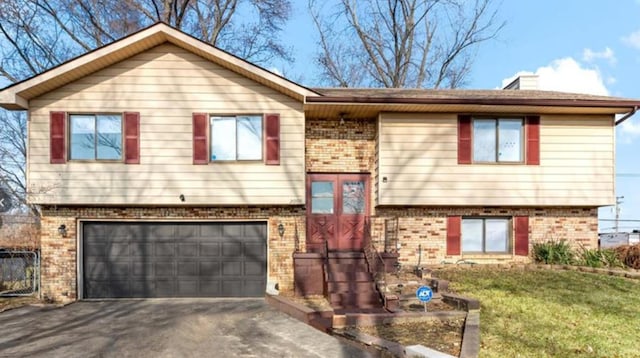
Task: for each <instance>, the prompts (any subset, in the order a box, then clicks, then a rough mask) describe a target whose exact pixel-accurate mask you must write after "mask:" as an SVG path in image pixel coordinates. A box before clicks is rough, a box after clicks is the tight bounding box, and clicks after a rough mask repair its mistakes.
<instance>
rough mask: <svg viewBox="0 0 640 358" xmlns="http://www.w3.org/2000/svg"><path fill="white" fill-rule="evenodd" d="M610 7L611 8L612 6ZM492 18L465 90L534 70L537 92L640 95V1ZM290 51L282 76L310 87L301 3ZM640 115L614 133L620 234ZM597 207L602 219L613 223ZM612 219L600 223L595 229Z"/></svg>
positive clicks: (634, 179)
mask: <svg viewBox="0 0 640 358" xmlns="http://www.w3.org/2000/svg"><path fill="white" fill-rule="evenodd" d="M614 4H615V5H614ZM499 16H500V18H501V19H503V20H505V21H506V26H505V27H504V29H503V30H502V32H501V33H500V35H499V37H498V39H497V40H494V41H492V42H490V43H485V44H483V45H482V46H481V47H480V48H479V50H478V53H477V57H476V61H475V64H474V67H473V71H472V73H471V76H470V78H469V81H468V85H467V86H466V87H468V88H480V89H493V88H499V87H501V86H502V85H503V82H505V81H507V80H508V79H510V78H512V77H513V76H515V75H516V74H517V73H519V72H523V71H526V72H531V73H537V74H538V75H539V76H540V85H541V86H542V87H544V88H543V89H548V90H563V91H568V92H586V93H593V94H605V95H611V96H619V97H628V98H636V99H639V98H640V20H638V19H640V0H616V1H602V0H598V1H596V0H561V1H558V0H536V1H519V0H518V1H517V0H504V1H503V3H502V4H501V5H500V7H499ZM282 40H283V42H284V43H288V44H291V46H293V50H294V53H295V59H296V61H295V64H294V66H293V67H289V68H280V69H278V70H279V71H280V72H283V73H284V74H285V76H287V77H289V78H291V79H293V80H297V81H300V82H302V83H303V84H305V85H310V86H313V85H314V84H315V83H317V78H316V77H315V74H314V73H313V72H311V73H310V72H309V68H311V67H313V66H312V65H311V66H310V64H313V53H314V46H315V42H316V40H317V37H316V36H315V35H314V29H313V26H312V25H311V22H310V19H309V15H308V12H307V0H294V1H293V15H292V19H291V21H290V23H289V24H288V25H287V28H286V29H285V33H284V34H283V38H282ZM639 155H640V113H638V114H636V115H635V116H634V117H632V118H631V119H629V120H627V121H626V122H625V123H624V124H623V125H620V126H618V128H617V129H616V160H617V162H616V171H617V173H618V175H617V177H616V195H617V196H624V199H623V201H624V203H623V204H622V208H621V217H620V218H621V219H623V220H638V222H621V223H620V228H621V229H622V230H631V229H640V159H639ZM613 217H614V211H613V209H612V208H601V209H600V218H601V219H612V218H613ZM612 227H613V222H610V221H601V222H600V229H601V231H611V229H612Z"/></svg>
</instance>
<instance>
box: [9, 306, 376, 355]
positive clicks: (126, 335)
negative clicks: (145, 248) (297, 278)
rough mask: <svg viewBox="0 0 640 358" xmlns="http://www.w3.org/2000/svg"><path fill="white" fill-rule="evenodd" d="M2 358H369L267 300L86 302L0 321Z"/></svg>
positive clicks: (28, 310)
mask: <svg viewBox="0 0 640 358" xmlns="http://www.w3.org/2000/svg"><path fill="white" fill-rule="evenodd" d="M0 327H1V332H2V333H1V334H0V357H6V356H12V357H13V356H30V357H33V356H47V357H52V356H54V357H95V356H100V357H136V358H138V357H139V358H144V357H370V354H368V353H365V352H362V351H360V350H358V349H357V348H355V347H353V346H351V345H348V344H346V343H344V342H342V341H339V340H337V339H336V338H334V337H331V336H328V335H326V334H324V333H322V332H320V331H317V330H315V329H313V328H311V327H309V326H307V325H305V324H303V323H301V322H299V321H296V320H294V319H292V318H290V317H288V316H286V315H284V314H282V313H280V312H278V311H275V310H273V309H272V308H270V307H268V306H267V305H266V303H265V301H264V299H167V300H163V299H155V300H118V301H83V302H78V303H74V304H71V305H69V306H66V307H63V308H38V307H23V308H19V309H15V310H10V311H6V312H4V313H0Z"/></svg>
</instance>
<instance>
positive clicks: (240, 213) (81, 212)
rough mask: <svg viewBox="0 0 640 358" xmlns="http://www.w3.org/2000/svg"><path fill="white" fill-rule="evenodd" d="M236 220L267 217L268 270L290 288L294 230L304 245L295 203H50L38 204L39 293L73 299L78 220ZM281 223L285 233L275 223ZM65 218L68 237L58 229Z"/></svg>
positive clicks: (272, 278)
mask: <svg viewBox="0 0 640 358" xmlns="http://www.w3.org/2000/svg"><path fill="white" fill-rule="evenodd" d="M78 219H83V220H94V219H109V220H124V219H126V220H180V219H184V220H221V221H222V220H238V219H248V220H255V219H263V220H266V221H267V222H268V227H269V233H268V238H267V240H268V243H267V245H268V249H269V268H268V271H269V276H268V280H269V281H270V282H274V283H278V286H279V288H280V290H282V291H291V290H293V259H292V254H293V251H294V248H295V238H294V236H295V233H296V231H297V234H298V237H299V243H300V249H301V250H304V243H305V230H304V227H305V218H304V208H303V207H300V206H296V207H232V208H170V207H164V208H93V207H60V206H57V207H54V206H47V207H44V208H43V209H42V229H41V250H42V267H41V276H42V280H41V281H42V283H41V285H42V294H43V296H46V297H48V298H50V299H53V300H54V301H56V302H71V301H74V300H76V299H77V265H76V255H77V238H78V228H77V220H78ZM279 223H282V224H283V226H284V228H285V234H284V236H283V238H280V235H279V234H278V224H279ZM62 224H64V225H65V226H66V228H67V235H66V237H62V236H61V235H60V233H59V232H58V227H60V225H62Z"/></svg>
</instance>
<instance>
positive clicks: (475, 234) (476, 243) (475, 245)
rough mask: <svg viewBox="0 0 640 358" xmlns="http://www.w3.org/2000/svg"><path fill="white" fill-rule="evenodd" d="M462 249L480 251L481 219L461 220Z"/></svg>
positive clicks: (464, 250)
mask: <svg viewBox="0 0 640 358" xmlns="http://www.w3.org/2000/svg"><path fill="white" fill-rule="evenodd" d="M462 251H463V252H482V219H463V220H462Z"/></svg>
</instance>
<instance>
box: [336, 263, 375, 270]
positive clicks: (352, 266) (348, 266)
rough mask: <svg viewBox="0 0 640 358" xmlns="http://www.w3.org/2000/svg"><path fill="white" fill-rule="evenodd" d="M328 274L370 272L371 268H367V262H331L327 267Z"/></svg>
mask: <svg viewBox="0 0 640 358" xmlns="http://www.w3.org/2000/svg"><path fill="white" fill-rule="evenodd" d="M327 272H369V266H367V263H366V262H359V263H343V262H330V263H329V264H328V265H327Z"/></svg>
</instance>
